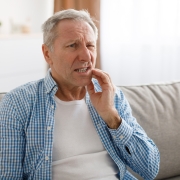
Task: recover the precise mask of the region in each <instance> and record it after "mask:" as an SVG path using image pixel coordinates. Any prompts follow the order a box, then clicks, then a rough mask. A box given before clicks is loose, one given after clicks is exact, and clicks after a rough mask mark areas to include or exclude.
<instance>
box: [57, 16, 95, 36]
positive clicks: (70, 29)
mask: <svg viewBox="0 0 180 180" xmlns="http://www.w3.org/2000/svg"><path fill="white" fill-rule="evenodd" d="M56 31H57V33H58V36H63V37H69V38H73V37H75V36H77V37H79V38H80V37H84V36H86V37H88V38H90V39H91V40H95V39H96V36H95V33H94V30H93V28H92V27H91V26H90V25H89V24H88V23H87V22H86V21H83V20H72V19H63V20H61V21H60V22H59V23H58V25H57V28H56Z"/></svg>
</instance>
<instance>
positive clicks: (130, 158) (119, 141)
mask: <svg viewBox="0 0 180 180" xmlns="http://www.w3.org/2000/svg"><path fill="white" fill-rule="evenodd" d="M93 74H94V75H95V78H96V79H97V80H98V82H99V84H100V86H101V89H102V92H95V90H94V85H93V84H92V83H91V84H89V86H88V87H87V89H88V92H89V94H90V98H91V102H92V104H93V106H94V107H95V108H96V110H97V112H98V113H99V115H100V116H101V117H102V119H103V120H104V121H105V122H106V124H107V126H108V128H109V132H110V134H111V135H112V139H113V141H114V144H115V145H116V146H117V147H118V149H119V151H120V152H121V153H120V154H121V157H120V158H121V159H123V161H124V162H125V163H126V164H127V165H128V166H129V167H131V168H132V169H133V170H134V171H135V172H137V173H138V174H139V175H141V176H142V177H143V178H144V179H154V178H155V177H156V175H157V173H158V170H159V161H160V158H159V151H158V149H157V147H156V145H155V144H154V142H153V141H152V140H151V139H150V138H149V137H148V136H147V135H146V133H145V132H144V130H143V129H142V127H141V126H140V125H139V124H138V123H137V121H136V119H135V118H134V117H133V116H132V114H131V108H130V106H129V104H128V102H127V100H126V98H125V96H124V94H123V93H122V91H116V94H115V88H114V85H113V84H112V82H111V79H110V77H109V75H107V73H104V72H103V71H101V70H96V69H95V70H93ZM114 98H115V103H114ZM122 155H123V156H122Z"/></svg>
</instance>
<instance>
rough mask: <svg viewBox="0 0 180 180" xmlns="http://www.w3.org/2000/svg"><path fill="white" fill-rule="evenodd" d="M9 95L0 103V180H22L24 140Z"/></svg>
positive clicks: (15, 110)
mask: <svg viewBox="0 0 180 180" xmlns="http://www.w3.org/2000/svg"><path fill="white" fill-rule="evenodd" d="M17 114H18V113H17V109H16V106H15V104H14V101H13V99H12V98H11V95H9V94H7V95H6V96H5V97H4V98H3V100H2V101H1V103H0V149H1V158H0V172H1V173H0V174H1V179H2V180H4V179H6V180H12V179H23V168H22V167H23V156H24V155H23V153H24V150H23V149H24V145H25V138H24V133H23V130H22V126H21V123H20V121H19V118H18V115H17Z"/></svg>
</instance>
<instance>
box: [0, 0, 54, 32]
mask: <svg viewBox="0 0 180 180" xmlns="http://www.w3.org/2000/svg"><path fill="white" fill-rule="evenodd" d="M53 2H54V1H53V0H0V21H2V24H3V26H2V29H1V33H10V32H11V27H10V20H11V19H12V20H13V22H14V23H17V24H21V23H24V22H26V19H27V18H29V19H30V20H31V25H32V32H33V33H37V32H41V24H42V23H43V22H44V21H45V20H46V19H47V18H48V17H49V16H51V15H52V14H53Z"/></svg>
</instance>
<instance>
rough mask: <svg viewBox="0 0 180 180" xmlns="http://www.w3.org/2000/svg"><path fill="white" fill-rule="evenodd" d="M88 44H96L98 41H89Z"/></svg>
mask: <svg viewBox="0 0 180 180" xmlns="http://www.w3.org/2000/svg"><path fill="white" fill-rule="evenodd" d="M87 43H88V44H96V41H87Z"/></svg>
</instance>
